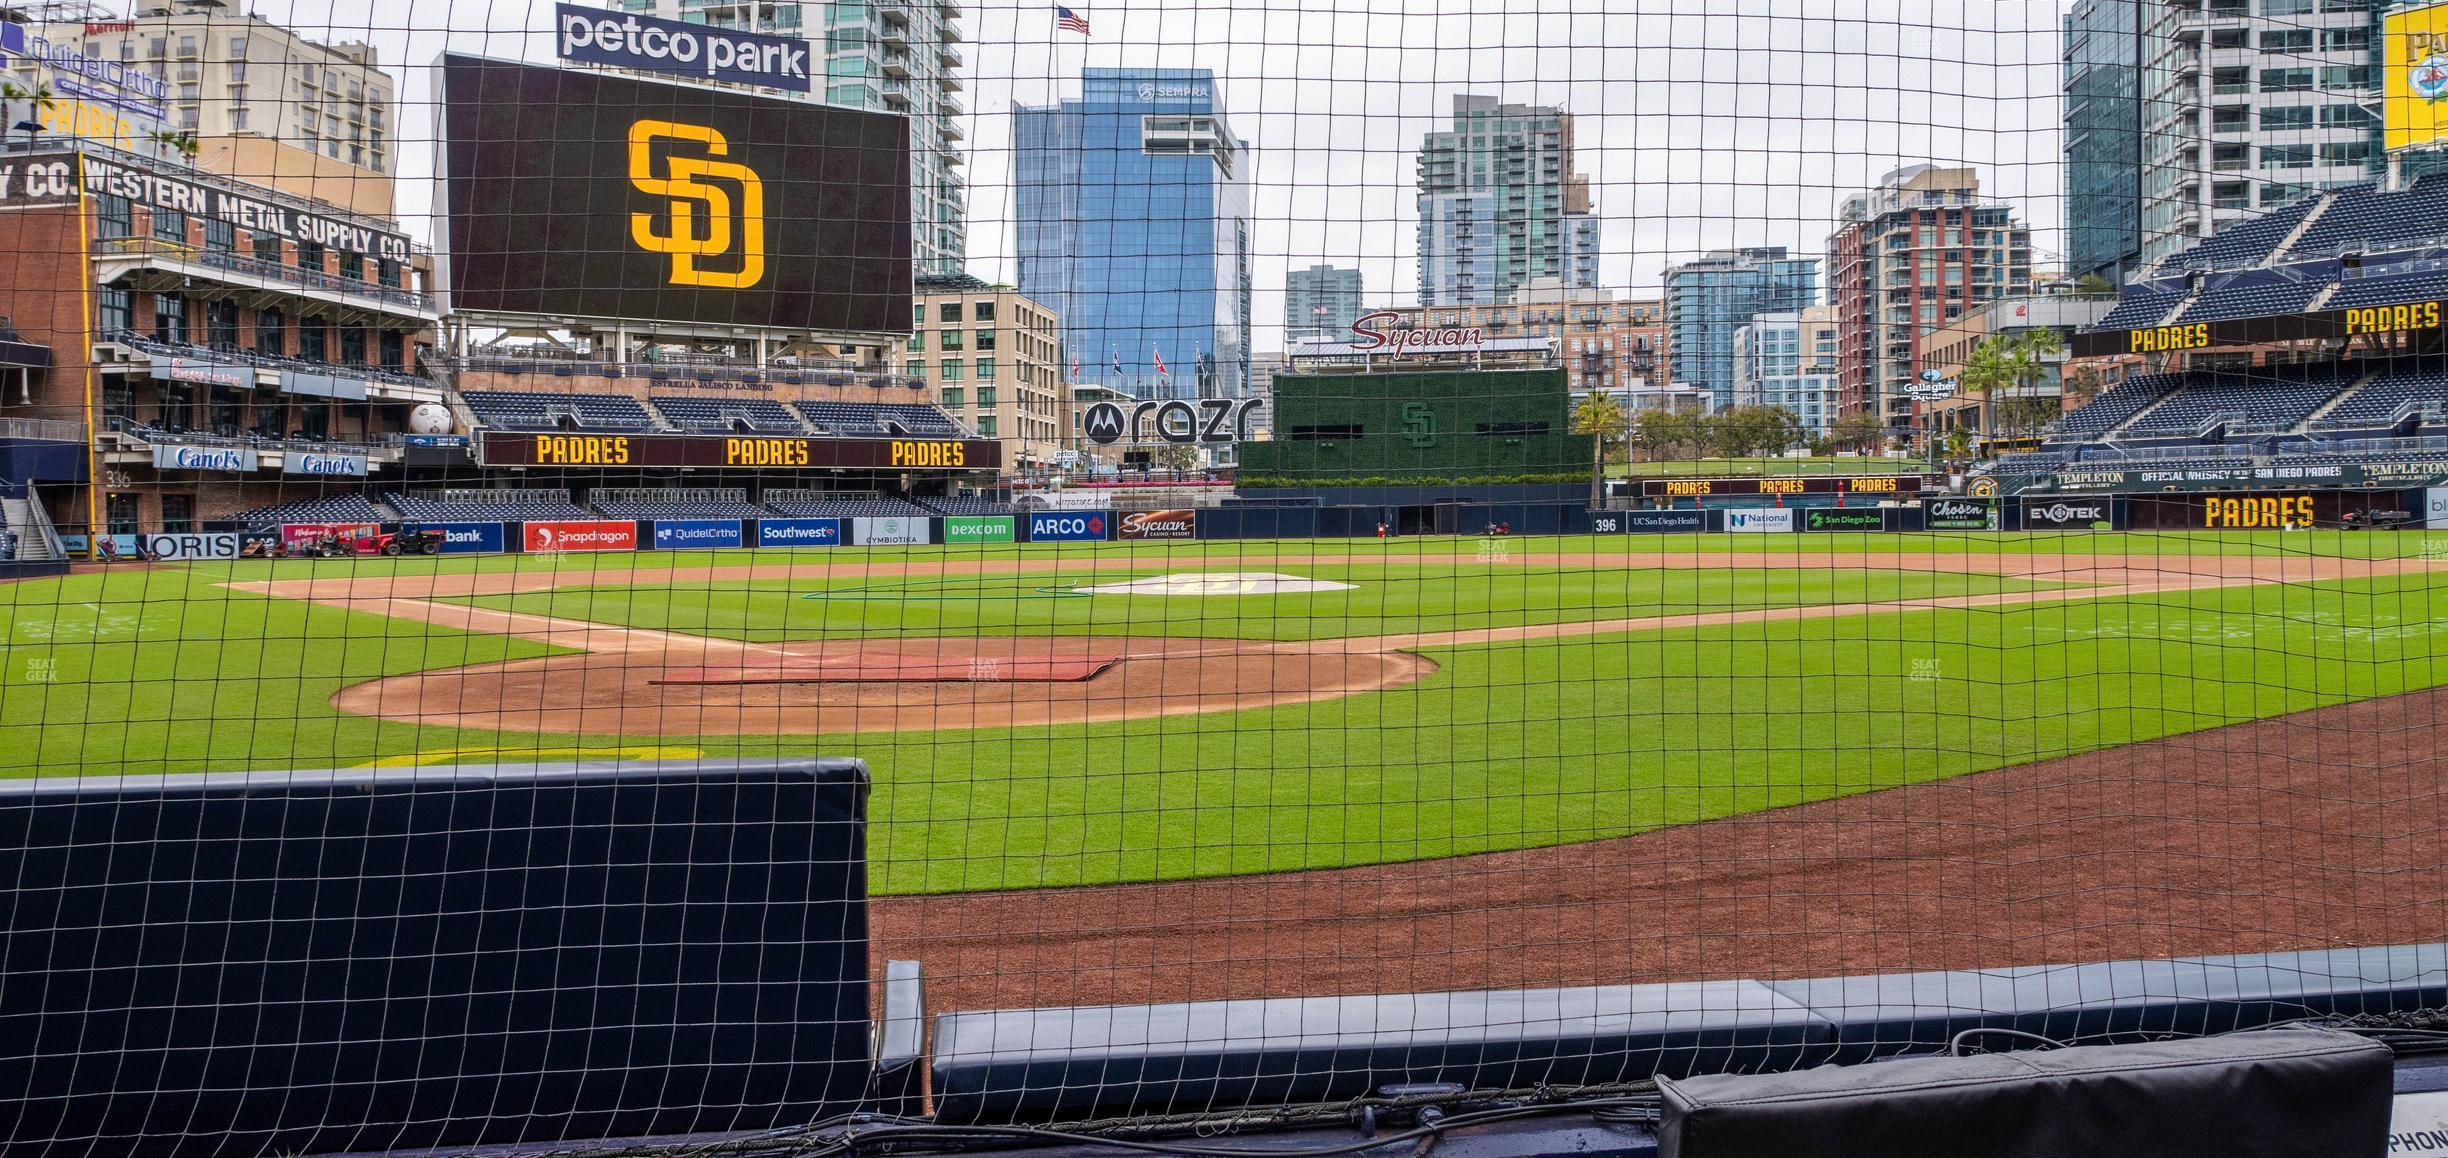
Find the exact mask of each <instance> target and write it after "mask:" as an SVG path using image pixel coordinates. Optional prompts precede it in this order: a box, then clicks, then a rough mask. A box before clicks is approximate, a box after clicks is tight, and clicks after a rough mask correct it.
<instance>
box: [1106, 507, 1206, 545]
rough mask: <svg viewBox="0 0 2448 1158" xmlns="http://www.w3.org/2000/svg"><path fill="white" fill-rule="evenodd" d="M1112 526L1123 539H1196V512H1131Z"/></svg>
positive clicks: (1116, 520)
mask: <svg viewBox="0 0 2448 1158" xmlns="http://www.w3.org/2000/svg"><path fill="white" fill-rule="evenodd" d="M1114 526H1115V529H1116V532H1117V534H1118V536H1119V537H1121V538H1124V539H1195V538H1198V512H1197V511H1178V510H1177V511H1132V512H1130V513H1129V514H1126V515H1120V516H1117V517H1116V519H1115V520H1114Z"/></svg>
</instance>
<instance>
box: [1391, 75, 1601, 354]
mask: <svg viewBox="0 0 2448 1158" xmlns="http://www.w3.org/2000/svg"><path fill="white" fill-rule="evenodd" d="M1418 168H1419V177H1418V180H1419V301H1420V304H1422V305H1493V304H1496V303H1500V302H1505V301H1510V300H1511V299H1512V296H1513V291H1514V290H1515V289H1516V288H1518V287H1519V286H1521V285H1522V283H1524V282H1527V281H1530V280H1532V279H1535V278H1553V279H1556V280H1558V281H1561V282H1562V283H1563V284H1564V285H1565V286H1567V287H1569V288H1573V289H1595V288H1597V285H1598V217H1597V215H1596V214H1595V213H1594V212H1592V210H1591V205H1590V190H1589V178H1587V177H1585V176H1582V175H1581V173H1580V172H1579V171H1577V170H1576V169H1574V167H1573V118H1572V114H1571V113H1567V112H1565V111H1563V110H1562V109H1558V108H1552V107H1549V106H1545V105H1519V104H1504V103H1501V102H1499V101H1498V100H1497V99H1496V98H1495V97H1490V96H1474V95H1470V94H1457V95H1455V97H1454V103H1453V127H1452V128H1449V129H1441V130H1438V131H1436V132H1432V133H1430V134H1428V137H1427V139H1426V140H1425V141H1424V142H1422V143H1421V145H1420V151H1419V160H1418Z"/></svg>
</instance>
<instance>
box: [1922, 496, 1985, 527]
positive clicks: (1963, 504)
mask: <svg viewBox="0 0 2448 1158" xmlns="http://www.w3.org/2000/svg"><path fill="white" fill-rule="evenodd" d="M1995 510H1996V504H1994V503H1992V502H1990V501H1989V500H1988V499H1952V498H1949V499H1924V500H1922V503H1921V514H1922V518H1923V522H1922V526H1923V527H1924V528H1926V529H1928V530H1932V531H1986V530H1988V529H1989V526H1990V518H1991V514H1992V513H1993V512H1994V511H1995Z"/></svg>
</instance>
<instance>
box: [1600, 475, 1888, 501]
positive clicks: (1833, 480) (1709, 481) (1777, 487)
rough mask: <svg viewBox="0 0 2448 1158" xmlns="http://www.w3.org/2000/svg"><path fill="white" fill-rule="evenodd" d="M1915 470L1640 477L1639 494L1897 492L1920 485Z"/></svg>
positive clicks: (1689, 496) (1664, 496) (1666, 496)
mask: <svg viewBox="0 0 2448 1158" xmlns="http://www.w3.org/2000/svg"><path fill="white" fill-rule="evenodd" d="M1922 481H1923V480H1922V478H1921V476H1920V475H1917V474H1881V475H1861V476H1858V477H1851V478H1847V477H1843V476H1838V475H1810V476H1806V477H1802V478H1652V479H1642V480H1641V494H1643V495H1645V496H1647V497H1649V498H1653V499H1692V498H1709V497H1716V498H1723V497H1726V496H1728V495H1738V496H1740V495H1896V494H1913V493H1917V492H1918V491H1920V489H1921V484H1922Z"/></svg>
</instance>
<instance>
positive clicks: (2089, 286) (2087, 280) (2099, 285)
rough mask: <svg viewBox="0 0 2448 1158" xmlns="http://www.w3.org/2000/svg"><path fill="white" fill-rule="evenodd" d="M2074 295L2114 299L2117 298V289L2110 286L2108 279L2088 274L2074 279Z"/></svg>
mask: <svg viewBox="0 0 2448 1158" xmlns="http://www.w3.org/2000/svg"><path fill="white" fill-rule="evenodd" d="M2074 294H2075V296H2077V297H2086V298H2112V297H2115V296H2116V287H2115V286H2112V285H2109V284H2108V279H2107V278H2104V277H2101V276H2100V275H2098V274H2096V273H2086V274H2084V275H2082V276H2081V277H2078V278H2075V279H2074Z"/></svg>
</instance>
